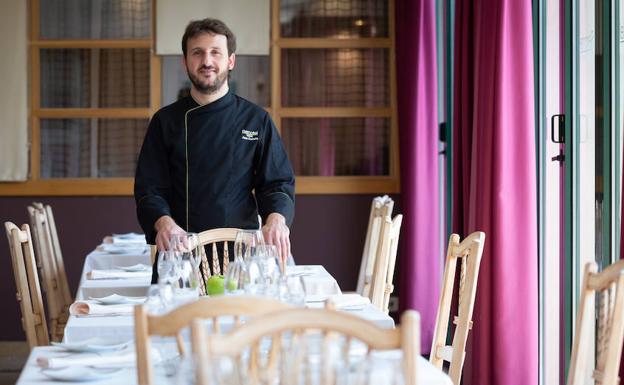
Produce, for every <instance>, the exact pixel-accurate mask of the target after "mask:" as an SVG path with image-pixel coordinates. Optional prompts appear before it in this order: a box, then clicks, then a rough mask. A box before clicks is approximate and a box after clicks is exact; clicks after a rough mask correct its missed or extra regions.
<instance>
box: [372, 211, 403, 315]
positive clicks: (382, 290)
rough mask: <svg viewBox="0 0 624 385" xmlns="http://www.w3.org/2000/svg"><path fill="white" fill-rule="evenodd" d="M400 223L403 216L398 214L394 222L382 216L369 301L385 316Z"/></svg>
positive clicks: (392, 286) (392, 287)
mask: <svg viewBox="0 0 624 385" xmlns="http://www.w3.org/2000/svg"><path fill="white" fill-rule="evenodd" d="M402 222H403V216H402V215H400V214H399V215H397V216H396V217H394V220H391V219H390V216H384V218H383V220H382V223H381V232H380V237H379V245H378V247H377V256H376V257H375V267H374V269H373V282H372V285H371V295H370V300H371V303H372V304H373V305H375V306H376V307H377V308H379V309H380V310H381V311H383V312H385V313H386V314H388V304H389V302H390V294H392V292H393V291H394V285H393V284H392V281H393V278H394V265H395V262H396V255H397V248H398V246H399V233H400V232H401V223H402Z"/></svg>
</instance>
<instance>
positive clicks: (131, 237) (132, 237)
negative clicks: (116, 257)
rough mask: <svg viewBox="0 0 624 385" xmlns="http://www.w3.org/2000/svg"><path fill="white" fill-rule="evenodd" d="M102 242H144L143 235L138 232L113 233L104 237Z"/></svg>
mask: <svg viewBox="0 0 624 385" xmlns="http://www.w3.org/2000/svg"><path fill="white" fill-rule="evenodd" d="M104 243H113V244H120V245H122V244H145V235H143V234H138V233H127V234H113V235H109V236H106V237H104Z"/></svg>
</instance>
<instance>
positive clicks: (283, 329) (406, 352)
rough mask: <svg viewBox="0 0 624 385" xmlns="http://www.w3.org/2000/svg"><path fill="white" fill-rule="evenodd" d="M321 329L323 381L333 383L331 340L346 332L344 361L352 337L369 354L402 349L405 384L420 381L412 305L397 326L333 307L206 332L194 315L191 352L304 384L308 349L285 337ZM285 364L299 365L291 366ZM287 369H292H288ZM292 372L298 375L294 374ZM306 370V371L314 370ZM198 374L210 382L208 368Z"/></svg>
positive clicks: (254, 377)
mask: <svg viewBox="0 0 624 385" xmlns="http://www.w3.org/2000/svg"><path fill="white" fill-rule="evenodd" d="M318 331H320V332H321V333H322V334H321V337H322V340H321V341H320V346H321V349H322V350H321V365H322V367H321V368H320V370H321V371H320V375H321V380H320V381H319V382H318V383H319V384H331V383H334V381H333V379H332V377H331V376H332V373H331V372H332V371H331V370H330V369H331V367H330V365H331V364H332V362H330V360H331V354H329V348H330V344H331V341H332V340H336V339H337V337H338V336H339V335H342V336H344V337H345V343H344V345H343V346H342V348H343V349H341V350H342V352H341V354H342V358H343V359H344V360H348V358H349V357H348V356H349V351H350V347H351V345H352V343H353V340H358V341H360V342H363V343H364V344H365V345H367V347H368V353H367V354H370V352H371V350H389V349H402V351H403V358H404V365H403V370H404V377H405V384H406V385H414V384H416V366H417V364H416V363H417V358H418V356H419V354H420V317H419V315H418V313H417V312H415V311H413V310H408V311H406V312H404V313H403V315H402V317H401V325H400V327H397V328H395V329H383V328H380V327H378V326H377V325H375V324H374V323H371V322H370V321H367V320H364V319H362V318H361V317H357V316H354V315H352V314H348V313H343V312H338V311H334V310H328V309H291V310H283V311H278V312H274V313H270V314H266V315H264V316H260V317H257V318H254V319H252V320H251V321H249V322H248V323H246V324H245V325H242V326H240V327H238V328H236V329H235V330H233V331H232V332H230V333H227V334H222V335H211V336H206V331H205V327H204V326H203V324H202V323H201V322H200V321H197V320H196V321H193V326H192V330H191V334H192V343H193V352H194V353H195V357H197V358H198V360H199V362H200V363H201V365H202V366H203V365H204V364H208V362H209V360H211V359H215V358H220V357H230V358H233V359H234V360H235V362H237V363H238V364H239V366H240V368H239V369H243V368H242V366H244V369H245V370H247V373H246V374H247V377H248V378H247V380H246V382H245V383H248V384H257V383H275V382H276V381H275V380H276V379H277V378H279V379H281V380H282V381H280V383H301V382H299V380H300V378H299V376H300V375H301V374H302V373H301V372H300V371H299V369H300V368H301V367H302V365H303V363H302V361H303V357H302V356H301V355H303V354H305V352H303V353H302V352H301V350H306V348H305V347H303V348H300V349H294V351H293V350H292V349H289V347H288V346H286V344H285V343H284V341H285V340H286V339H287V338H284V337H287V336H289V335H290V336H291V337H292V338H291V341H294V340H301V338H305V337H306V336H304V334H306V333H307V334H308V335H309V334H310V333H311V332H318ZM267 339H271V344H270V349H269V348H267V347H266V345H265V350H268V356H267V355H266V354H265V355H264V356H263V354H262V353H258V351H259V350H260V342H261V341H267ZM291 347H292V346H291ZM246 352H249V355H248V356H247V357H248V358H249V361H248V363H247V365H243V364H242V362H243V356H245V353H246ZM300 354H301V355H300ZM285 357H289V358H288V360H287V361H288V362H284V360H283V358H285ZM280 362H281V365H280V364H279V363H280ZM346 362H348V361H346ZM277 366H281V368H278V367H277ZM287 368H289V369H293V368H295V369H296V370H294V371H292V370H287ZM287 371H290V372H291V373H290V374H285V372H287ZM292 372H294V373H292ZM291 375H294V376H296V377H294V378H293V377H291ZM304 375H306V376H308V375H310V373H305V374H304ZM197 376H198V378H197V380H198V381H197V383H198V384H201V385H208V384H209V382H208V379H207V378H206V376H205V372H202V371H198V373H197ZM284 377H286V378H284ZM293 380H295V381H293Z"/></svg>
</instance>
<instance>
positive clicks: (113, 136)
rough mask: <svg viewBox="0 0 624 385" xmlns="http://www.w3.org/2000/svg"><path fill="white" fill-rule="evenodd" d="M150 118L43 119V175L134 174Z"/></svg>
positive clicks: (94, 176) (86, 176) (106, 175)
mask: <svg viewBox="0 0 624 385" xmlns="http://www.w3.org/2000/svg"><path fill="white" fill-rule="evenodd" d="M147 125H148V120H147V119H43V120H41V178H43V179H48V178H106V177H133V176H134V171H135V167H136V159H137V157H138V154H139V150H140V149H141V144H142V143H143V137H144V136H145V132H146V130H147Z"/></svg>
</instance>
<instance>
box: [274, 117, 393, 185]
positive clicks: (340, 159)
mask: <svg viewBox="0 0 624 385" xmlns="http://www.w3.org/2000/svg"><path fill="white" fill-rule="evenodd" d="M282 141H283V142H284V146H285V147H286V150H287V151H288V156H289V158H290V161H291V162H292V164H293V168H294V169H295V174H297V175H321V176H333V175H389V170H390V165H389V152H388V149H389V146H390V119H389V118H288V119H282Z"/></svg>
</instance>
